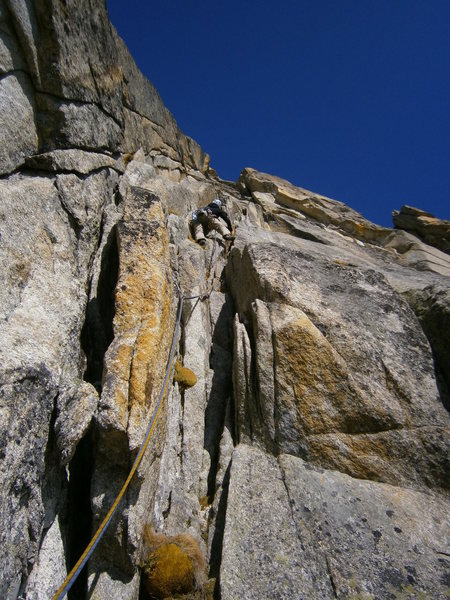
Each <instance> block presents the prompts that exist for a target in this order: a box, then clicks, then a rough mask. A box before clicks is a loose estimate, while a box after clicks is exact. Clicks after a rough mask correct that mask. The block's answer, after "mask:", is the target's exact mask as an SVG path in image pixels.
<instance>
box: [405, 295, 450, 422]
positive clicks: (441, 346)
mask: <svg viewBox="0 0 450 600" xmlns="http://www.w3.org/2000/svg"><path fill="white" fill-rule="evenodd" d="M404 296H405V298H406V300H407V302H408V304H409V305H410V306H411V308H412V310H413V311H414V312H415V314H416V316H417V318H418V319H419V322H420V325H421V326H422V329H423V332H424V333H425V335H426V337H427V338H428V341H429V342H430V346H431V350H432V352H433V359H434V364H435V373H436V383H437V386H438V389H439V394H440V397H441V400H442V403H443V404H444V406H445V408H446V409H447V410H449V411H450V345H449V340H450V294H449V292H448V290H446V289H445V288H438V287H437V286H429V287H427V288H425V289H424V290H411V291H408V292H406V293H405V294H404Z"/></svg>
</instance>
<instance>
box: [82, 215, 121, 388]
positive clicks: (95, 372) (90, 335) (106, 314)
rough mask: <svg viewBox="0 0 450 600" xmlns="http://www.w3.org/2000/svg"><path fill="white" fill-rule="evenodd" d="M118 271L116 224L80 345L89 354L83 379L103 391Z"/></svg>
mask: <svg viewBox="0 0 450 600" xmlns="http://www.w3.org/2000/svg"><path fill="white" fill-rule="evenodd" d="M118 272H119V252H118V246H117V236H116V227H113V228H112V229H111V231H110V233H109V235H108V239H107V242H106V244H105V247H104V248H103V252H102V260H101V268H100V277H99V280H98V286H97V296H96V297H93V298H91V299H90V300H89V302H88V305H87V308H86V319H85V322H84V325H83V329H82V331H81V346H82V348H83V351H84V353H85V355H86V370H85V372H84V376H83V377H84V380H85V381H88V382H89V383H92V385H94V387H95V388H96V389H97V390H98V392H99V393H101V389H102V373H103V359H104V356H105V352H106V350H107V348H108V346H109V345H110V343H111V342H112V340H113V339H114V331H113V318H114V290H115V287H116V284H117V279H118Z"/></svg>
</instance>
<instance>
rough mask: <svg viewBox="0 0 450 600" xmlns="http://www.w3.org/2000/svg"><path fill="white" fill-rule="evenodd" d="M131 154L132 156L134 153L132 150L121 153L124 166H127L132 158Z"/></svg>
mask: <svg viewBox="0 0 450 600" xmlns="http://www.w3.org/2000/svg"><path fill="white" fill-rule="evenodd" d="M133 156H134V154H133V153H132V152H127V153H126V154H123V155H122V160H123V164H124V165H125V166H127V164H128V163H130V162H131V161H132V160H133Z"/></svg>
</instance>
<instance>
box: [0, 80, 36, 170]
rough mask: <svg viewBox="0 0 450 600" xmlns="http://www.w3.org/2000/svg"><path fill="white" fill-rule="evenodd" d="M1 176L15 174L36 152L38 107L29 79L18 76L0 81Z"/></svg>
mask: <svg viewBox="0 0 450 600" xmlns="http://www.w3.org/2000/svg"><path fill="white" fill-rule="evenodd" d="M0 107H1V111H0V129H1V131H2V144H1V147H0V175H3V174H4V173H9V172H11V171H14V170H15V169H16V168H17V167H18V166H20V165H21V164H22V163H23V162H24V159H25V157H26V156H28V155H30V154H32V153H33V152H36V150H37V147H38V138H37V133H36V123H35V106H34V98H33V94H32V89H31V85H30V82H29V79H28V77H27V76H26V75H24V74H23V73H15V74H13V75H9V76H7V77H4V78H3V79H1V80H0Z"/></svg>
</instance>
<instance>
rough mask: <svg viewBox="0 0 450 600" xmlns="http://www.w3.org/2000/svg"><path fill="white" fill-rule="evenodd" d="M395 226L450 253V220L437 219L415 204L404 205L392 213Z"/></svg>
mask: <svg viewBox="0 0 450 600" xmlns="http://www.w3.org/2000/svg"><path fill="white" fill-rule="evenodd" d="M392 219H393V221H394V226H395V227H396V228H397V229H404V230H405V231H409V232H410V233H413V234H414V235H416V236H418V237H419V238H420V239H421V240H423V241H424V242H426V243H427V244H430V246H435V247H436V248H439V249H440V250H442V251H443V252H446V253H447V254H450V221H446V220H442V219H436V217H435V216H433V215H432V214H431V213H428V212H426V211H424V210H421V209H420V208H414V207H413V206H402V207H401V209H400V210H399V211H398V210H394V211H393V213H392Z"/></svg>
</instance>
